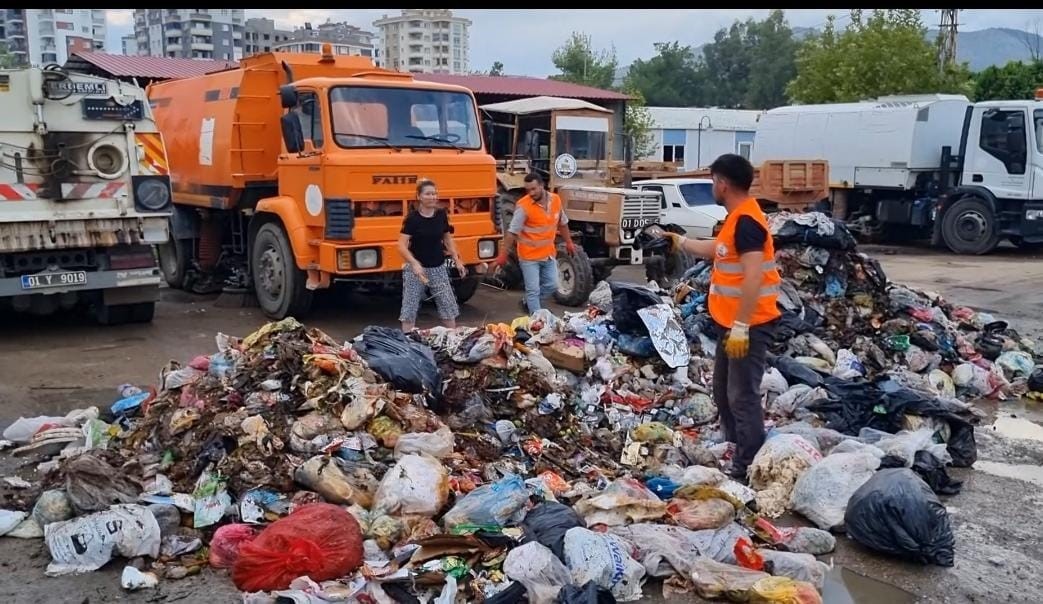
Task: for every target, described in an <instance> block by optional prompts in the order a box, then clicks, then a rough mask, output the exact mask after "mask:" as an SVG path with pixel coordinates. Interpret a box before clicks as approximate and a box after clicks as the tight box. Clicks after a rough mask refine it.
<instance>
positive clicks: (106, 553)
mask: <svg viewBox="0 0 1043 604" xmlns="http://www.w3.org/2000/svg"><path fill="white" fill-rule="evenodd" d="M44 540H45V541H46V542H47V549H49V550H50V552H51V560H52V561H51V563H50V564H48V565H47V571H46V574H47V576H49V577H57V576H61V575H73V574H80V573H87V572H91V571H93V570H97V569H99V568H101V567H102V566H105V565H106V564H107V563H108V562H109V560H111V559H112V556H113V555H119V556H123V557H126V558H134V557H137V556H149V557H152V558H155V557H157V556H159V546H160V533H159V524H157V523H156V519H155V518H153V516H152V512H150V511H149V510H148V508H146V507H144V506H140V505H136V504H120V505H114V506H112V507H110V508H109V509H107V510H105V511H103V512H98V513H96V514H90V515H87V516H80V517H78V518H73V519H72V520H65V521H62V522H52V523H51V524H48V525H47V527H46V528H45V529H44Z"/></svg>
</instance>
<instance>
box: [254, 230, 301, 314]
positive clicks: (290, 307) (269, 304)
mask: <svg viewBox="0 0 1043 604" xmlns="http://www.w3.org/2000/svg"><path fill="white" fill-rule="evenodd" d="M250 268H251V272H253V281H254V292H255V293H256V294H257V302H258V304H260V306H261V310H262V311H264V314H266V315H268V316H269V317H271V318H273V319H284V318H286V317H288V316H304V315H305V314H307V313H308V311H309V310H310V309H311V303H312V298H313V295H312V292H311V290H309V289H308V288H307V287H305V285H306V283H307V276H306V275H305V273H304V271H302V270H301V269H299V268H297V264H296V262H295V261H294V257H293V250H292V248H291V247H290V242H289V240H288V239H287V238H286V233H285V232H284V231H283V229H282V227H281V226H280V225H279V224H277V223H275V222H266V223H265V224H263V225H261V228H260V229H258V230H257V235H256V236H255V237H254V244H253V251H252V253H251V256H250Z"/></svg>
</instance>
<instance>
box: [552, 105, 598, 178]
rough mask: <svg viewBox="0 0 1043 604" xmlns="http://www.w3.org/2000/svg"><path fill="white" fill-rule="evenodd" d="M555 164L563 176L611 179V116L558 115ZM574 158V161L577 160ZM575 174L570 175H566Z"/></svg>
mask: <svg viewBox="0 0 1043 604" xmlns="http://www.w3.org/2000/svg"><path fill="white" fill-rule="evenodd" d="M554 126H555V131H556V132H555V137H554V153H555V155H556V156H557V157H556V158H555V163H554V165H552V166H551V169H552V170H554V171H555V173H556V174H557V175H558V177H560V178H578V179H590V180H605V179H607V178H608V157H609V151H610V150H609V148H608V128H609V121H608V118H607V117H600V116H599V117H587V116H576V115H558V116H556V119H555V122H554ZM573 160H574V161H573ZM570 173H571V174H572V176H566V174H570Z"/></svg>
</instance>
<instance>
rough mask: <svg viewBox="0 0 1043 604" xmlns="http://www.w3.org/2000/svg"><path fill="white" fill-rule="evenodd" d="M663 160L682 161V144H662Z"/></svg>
mask: <svg viewBox="0 0 1043 604" xmlns="http://www.w3.org/2000/svg"><path fill="white" fill-rule="evenodd" d="M663 161H665V162H678V163H684V145H663Z"/></svg>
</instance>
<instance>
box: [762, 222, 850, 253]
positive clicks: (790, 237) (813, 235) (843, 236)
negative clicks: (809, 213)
mask: <svg viewBox="0 0 1043 604" xmlns="http://www.w3.org/2000/svg"><path fill="white" fill-rule="evenodd" d="M772 238H773V240H774V242H775V247H776V248H779V247H784V246H787V245H789V244H791V243H796V244H801V245H814V246H817V247H824V248H827V249H832V250H853V249H855V246H856V245H857V242H856V241H855V238H854V237H853V236H852V235H851V231H849V230H848V228H847V227H846V226H844V223H843V222H841V221H839V220H836V219H833V234H832V235H821V234H819V232H818V227H814V226H805V225H803V224H798V223H797V222H796V221H793V220H790V221H789V222H787V223H786V224H784V225H782V227H781V228H780V229H779V230H778V231H777V232H775V233H773V234H772Z"/></svg>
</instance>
